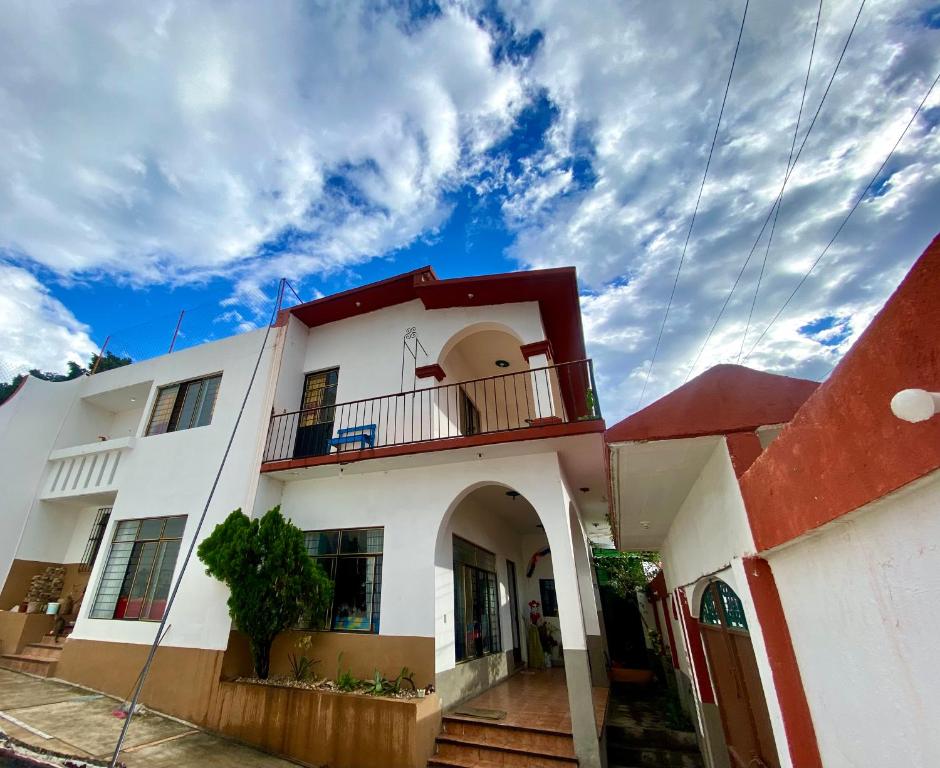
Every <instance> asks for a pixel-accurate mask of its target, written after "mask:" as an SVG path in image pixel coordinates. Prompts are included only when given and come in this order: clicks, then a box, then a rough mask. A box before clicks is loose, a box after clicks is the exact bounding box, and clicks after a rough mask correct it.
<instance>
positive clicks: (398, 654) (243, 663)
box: [222, 632, 434, 688]
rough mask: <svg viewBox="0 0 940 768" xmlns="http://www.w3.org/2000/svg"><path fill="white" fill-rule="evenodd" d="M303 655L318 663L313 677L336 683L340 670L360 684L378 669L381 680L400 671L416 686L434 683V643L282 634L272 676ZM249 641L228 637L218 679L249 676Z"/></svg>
mask: <svg viewBox="0 0 940 768" xmlns="http://www.w3.org/2000/svg"><path fill="white" fill-rule="evenodd" d="M307 635H309V636H310V637H311V638H313V641H312V644H311V646H310V648H309V649H305V650H303V651H299V650H298V643H299V642H300V640H301V639H302V638H304V637H305V636H307ZM289 653H294V654H299V653H303V654H305V655H306V656H308V657H310V658H312V659H317V660H318V662H319V663H318V664H317V665H316V667H315V668H314V673H315V674H316V675H319V676H321V677H328V678H333V679H335V678H336V676H337V670H338V667H339V666H340V658H339V657H340V654H342V655H343V656H342V668H343V669H344V670H345V669H348V670H349V671H350V672H351V673H352V674H353V675H354V676H355V677H358V678H359V679H366V678H371V677H372V676H373V675H374V674H375V672H376V670H378V671H379V672H380V673H381V674H382V675H383V676H384V677H387V678H390V679H392V678H395V677H396V676H397V675H398V673H399V672H401V669H402V667H408V669H409V670H411V672H412V677H413V678H414V681H415V684H416V685H417V686H419V687H422V688H423V687H425V686H427V685H429V684H430V683H433V682H434V638H433V637H398V636H394V635H366V634H363V635H357V634H353V633H351V632H282V633H281V634H280V635H278V636H277V638H276V639H275V640H274V646H273V647H272V648H271V675H272V676H274V677H277V676H279V675H289V674H290V661H289V659H288V654H289ZM252 666H253V664H252V660H251V653H250V652H249V649H248V639H247V638H246V637H245V636H244V635H243V634H241V633H240V632H231V633H230V634H229V641H228V649H227V650H226V652H225V661H224V664H223V670H222V676H223V678H225V679H228V680H232V679H235V678H237V677H250V676H251V675H252Z"/></svg>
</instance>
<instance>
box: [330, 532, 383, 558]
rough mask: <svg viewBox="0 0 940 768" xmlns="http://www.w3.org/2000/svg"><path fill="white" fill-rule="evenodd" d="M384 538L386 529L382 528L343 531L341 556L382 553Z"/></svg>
mask: <svg viewBox="0 0 940 768" xmlns="http://www.w3.org/2000/svg"><path fill="white" fill-rule="evenodd" d="M383 538H384V529H382V528H361V529H357V530H351V531H343V538H342V543H341V545H340V554H343V555H358V554H360V553H362V554H364V553H366V552H375V553H378V552H381V551H382V540H383Z"/></svg>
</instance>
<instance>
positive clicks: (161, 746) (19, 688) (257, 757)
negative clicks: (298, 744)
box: [0, 669, 295, 768]
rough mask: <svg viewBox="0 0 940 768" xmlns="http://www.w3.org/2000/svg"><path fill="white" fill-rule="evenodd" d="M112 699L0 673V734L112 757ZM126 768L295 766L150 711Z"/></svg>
mask: <svg viewBox="0 0 940 768" xmlns="http://www.w3.org/2000/svg"><path fill="white" fill-rule="evenodd" d="M116 706H117V702H116V701H115V699H112V698H110V697H108V696H102V695H100V694H95V693H90V692H89V691H87V690H84V689H82V688H76V687H74V686H71V685H67V684H65V683H60V682H56V681H54V680H42V679H40V678H36V677H32V676H30V675H24V674H22V673H20V672H10V671H8V670H5V669H0V731H2V732H3V733H6V734H8V735H9V736H12V737H13V738H15V739H19V740H20V741H23V742H26V743H27V744H33V745H36V746H39V747H42V748H44V749H48V750H52V751H54V752H60V753H62V754H67V755H74V756H75V757H95V758H99V759H110V757H111V752H112V750H113V749H114V744H115V743H116V742H117V738H118V734H119V733H120V732H121V726H122V724H123V723H122V721H121V720H119V719H117V718H116V717H114V716H113V715H112V714H111V712H112V710H114V709H115V707H116ZM121 762H123V763H125V764H126V765H127V766H128V768H171V766H172V767H173V768H176V767H177V766H180V767H183V766H192V767H193V768H196V767H197V766H198V767H199V768H223V767H224V768H230V766H239V767H240V768H242V767H244V768H292V767H293V766H294V765H295V764H294V763H291V762H289V761H287V760H282V759H280V758H277V757H273V756H271V755H267V754H265V753H264V752H259V751H257V750H255V749H251V748H250V747H245V746H242V745H241V744H236V743H235V742H232V741H228V740H226V739H223V738H220V737H218V736H213V735H211V734H208V733H205V732H204V731H200V730H198V729H196V728H193V727H192V726H189V725H185V724H183V723H179V722H177V721H175V720H170V719H169V718H166V717H161V716H160V715H155V714H151V713H146V714H138V715H136V716H135V717H134V720H133V722H131V727H130V729H129V730H128V733H127V738H126V739H125V741H124V750H123V751H122V752H121Z"/></svg>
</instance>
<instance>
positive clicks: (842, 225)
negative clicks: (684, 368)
mask: <svg viewBox="0 0 940 768" xmlns="http://www.w3.org/2000/svg"><path fill="white" fill-rule="evenodd" d="M938 81H940V73H938V74H937V76H936V77H935V78H934V80H933V83H931V84H930V88H928V89H927V93H925V94H924V98H922V99H921V100H920V104H918V105H917V109H915V110H914V114H913V115H911V119H910V120H908V121H907V125H905V126H904V130H903V131H901V135H900V136H898V140H897V141H895V142H894V146H893V147H891V151H890V152H889V153H888V155H887V157H885V159H884V161H883V162H882V163H881V165H879V166H878V170H877V171H875V174H874V176H872V177H871V180H870V181H869V182H868V184H866V185H865V189H863V190H862V193H861V194H860V195H859V196H858V199H857V200H856V201H855V205H853V206H852V207H851V208H850V209H849V212H848V213H847V214H846V215H845V218H843V219H842V222H841V223H840V224H839V226H838V228H837V229H836V231H835V233H834V234H833V235H832V237H831V238H830V240H829V242H828V243H827V244H826V247H825V248H823V249H822V251H821V252H820V254H819V256H817V257H816V260H815V261H814V262H813V263H812V264H811V265H810V268H809V269H807V270H806V272H804V273H803V276H802V277H801V278H800V281H799V282H798V283H797V284H796V287H795V288H794V289H793V291H792V292H791V293H790V295H789V296H788V297H787V300H786V301H785V302H783V306H782V307H780V309H779V310H777V314H775V315H774V316H773V318H772V319H771V321H770V322H769V323H768V324H767V327H766V328H764V330H763V331H762V332H761V335H760V336H758V337H757V341H755V342H754V346H752V347H751V349H750V351H749V352H748V353H747V354H746V355H745V356H744V359H745V360H747V359H748V358H749V357H750V356H751V355H752V354H754V350H755V349H757V346H758V345H759V344H760V343H761V341H762V340H763V338H764V336H766V335H767V331H769V330H770V328H771V326H772V325H773V324H774V323H776V322H777V319H778V318H779V317H780V315H782V314H783V311H784V310H785V309H786V308H787V306H789V304H790V302H791V301H792V300H793V297H794V296H796V294H797V291H799V290H800V288H802V287H803V283H805V282H806V280H807V279H808V278H809V276H810V274H811V273H812V272H813V270H814V269H816V266H817V265H818V264H819V262H820V261H822V259H823V258H824V257H825V255H826V254H827V253H828V252H829V249H830V248H831V247H832V244H833V243H834V242H835V241H836V238H838V237H839V235H840V234H841V233H842V230H843V229H844V228H845V225H846V224H848V222H849V219H850V218H852V214H853V213H855V211H856V210H857V209H858V207H859V205H861V204H862V201H863V200H864V199H865V196H866V195H867V194H868V191H869V190H870V189H871V188H872V185H873V184H874V183H875V182H876V181H877V180H878V177H879V176H880V175H881V172H882V171H883V170H884V169H885V166H886V165H887V164H888V162H889V161H890V160H891V158H892V157H893V156H894V153H895V151H896V150H897V148H898V146H899V145H900V144H901V142H902V141H903V140H904V137H905V136H906V135H907V132H908V131H909V130H910V127H911V126H912V125H913V124H914V121H915V120H916V119H917V116H918V115H919V114H920V111H921V110H922V109H923V107H924V104H926V103H927V99H929V98H930V94H931V93H933V89H934V88H935V87H936V85H937V82H938Z"/></svg>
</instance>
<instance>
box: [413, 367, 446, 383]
mask: <svg viewBox="0 0 940 768" xmlns="http://www.w3.org/2000/svg"><path fill="white" fill-rule="evenodd" d="M415 376H416V377H417V378H419V379H430V378H431V377H432V376H433V377H434V378H435V379H437V380H438V381H443V380H444V377H445V374H444V369H443V368H441V366H439V365H438V364H437V363H432V364H431V365H419V366H418V367H417V368H415Z"/></svg>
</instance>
